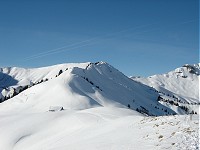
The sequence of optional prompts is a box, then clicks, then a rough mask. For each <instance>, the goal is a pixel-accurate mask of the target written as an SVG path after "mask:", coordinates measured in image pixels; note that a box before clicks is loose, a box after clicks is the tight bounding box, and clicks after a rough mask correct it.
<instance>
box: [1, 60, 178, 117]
mask: <svg viewBox="0 0 200 150" xmlns="http://www.w3.org/2000/svg"><path fill="white" fill-rule="evenodd" d="M1 74H2V75H1V85H2V92H1V93H2V99H4V100H5V99H6V101H5V102H3V103H2V104H1V105H0V111H2V110H6V111H7V110H8V109H12V110H16V111H21V110H24V108H26V109H28V110H30V111H48V110H49V108H50V107H56V106H60V107H63V108H64V109H73V110H77V109H78V110H79V109H87V108H92V107H97V106H103V107H121V108H127V107H129V108H130V109H133V110H137V111H139V112H142V113H145V114H147V115H168V114H175V112H174V111H173V110H171V109H170V108H168V107H166V106H164V105H162V104H160V103H159V102H158V101H157V98H158V94H157V93H155V92H154V91H153V89H152V88H150V87H148V86H145V85H143V84H140V83H138V82H135V81H133V80H131V79H129V78H128V77H126V76H125V75H124V74H122V73H121V72H120V71H118V70H117V69H115V68H114V67H112V66H111V65H109V64H107V63H105V62H97V63H80V64H61V65H55V66H51V67H44V68H36V69H23V68H16V67H14V68H2V69H1ZM18 93H19V94H18ZM158 108H159V109H158Z"/></svg>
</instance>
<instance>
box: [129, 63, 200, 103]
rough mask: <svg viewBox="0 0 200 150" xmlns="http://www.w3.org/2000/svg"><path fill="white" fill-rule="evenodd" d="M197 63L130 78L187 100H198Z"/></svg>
mask: <svg viewBox="0 0 200 150" xmlns="http://www.w3.org/2000/svg"><path fill="white" fill-rule="evenodd" d="M199 73H200V67H199V64H194V65H188V64H186V65H184V66H183V67H180V68H177V69H175V70H173V71H170V72H169V73H165V74H161V75H153V76H150V77H148V78H132V79H134V80H136V81H139V82H141V83H143V84H146V85H149V86H152V87H154V88H155V89H157V90H158V91H161V92H164V93H167V94H170V95H175V96H177V97H180V98H181V99H183V100H184V101H187V102H199Z"/></svg>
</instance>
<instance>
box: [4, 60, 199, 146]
mask: <svg viewBox="0 0 200 150" xmlns="http://www.w3.org/2000/svg"><path fill="white" fill-rule="evenodd" d="M0 87H1V98H6V99H4V100H5V101H4V102H2V103H0V150H1V149H2V150H24V149H25V150H58V149H59V150H66V149H69V150H72V149H73V150H82V149H88V150H94V149H95V150H108V149H114V150H122V149H131V150H132V149H139V150H146V149H149V150H155V149H172V150H176V149H181V150H184V149H185V150H197V149H199V143H198V142H199V141H198V139H199V138H198V130H199V128H198V127H199V115H181V116H179V115H171V114H174V113H175V112H176V113H177V114H184V113H183V112H181V111H176V109H174V107H176V106H173V108H172V107H169V106H167V105H165V103H161V102H160V101H158V96H159V94H160V93H157V92H155V89H153V88H151V87H149V86H147V85H144V84H142V83H139V82H138V81H133V80H131V79H130V78H128V77H126V76H125V75H124V74H122V73H121V72H120V71H118V70H117V69H115V68H114V67H112V66H110V65H109V64H107V63H105V62H97V63H81V64H61V65H55V66H50V67H44V68H34V69H23V68H17V67H14V68H1V69H0ZM163 97H164V96H163ZM177 108H178V107H177ZM135 110H137V111H135ZM139 112H141V113H139ZM147 115H152V116H147ZM153 115H156V116H159V117H155V116H153ZM165 115H171V116H165Z"/></svg>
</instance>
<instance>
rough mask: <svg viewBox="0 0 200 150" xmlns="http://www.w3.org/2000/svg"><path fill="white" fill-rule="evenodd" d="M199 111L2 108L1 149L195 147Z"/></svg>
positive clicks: (185, 149) (152, 148)
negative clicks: (148, 114)
mask: <svg viewBox="0 0 200 150" xmlns="http://www.w3.org/2000/svg"><path fill="white" fill-rule="evenodd" d="M198 117H199V116H197V115H193V116H192V119H191V120H190V116H189V115H183V116H177V115H175V116H161V117H145V116H141V115H140V114H139V113H137V112H135V111H132V110H130V109H124V108H106V107H96V108H90V109H85V110H76V111H75V110H74V111H72V110H63V111H58V112H43V113H28V112H27V113H18V114H14V113H12V112H10V113H0V133H1V134H0V139H1V142H0V149H2V150H23V149H26V150H58V149H59V150H66V149H69V150H72V149H73V150H74V149H75V150H82V149H88V150H90V149H91V150H94V149H99V150H104V149H105V150H108V149H113V150H117V149H118V150H122V149H131V150H133V149H139V150H146V149H151V150H155V149H174V150H176V149H181V150H195V149H198V125H199V124H198V122H199V120H198Z"/></svg>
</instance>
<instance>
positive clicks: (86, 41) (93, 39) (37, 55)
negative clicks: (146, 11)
mask: <svg viewBox="0 0 200 150" xmlns="http://www.w3.org/2000/svg"><path fill="white" fill-rule="evenodd" d="M154 24H155V23H154ZM151 25H153V24H147V25H141V26H138V27H130V28H127V29H124V30H121V31H117V32H113V33H109V34H105V35H101V36H96V37H93V38H90V39H87V40H83V41H80V42H76V43H72V44H70V45H66V46H62V47H60V48H55V49H52V50H48V51H46V52H42V53H38V54H35V55H32V56H30V57H27V58H25V59H23V60H24V61H27V60H32V59H36V58H40V57H44V56H47V55H51V54H55V53H59V52H63V51H69V50H72V49H76V48H80V47H84V46H87V45H92V44H86V43H90V42H92V41H94V42H95V40H98V39H102V38H106V37H110V36H113V35H117V34H119V33H123V32H127V31H130V30H135V29H139V28H145V27H147V26H151ZM95 43H97V41H96V42H95ZM80 44H84V45H80ZM78 45H80V46H78ZM73 46H75V47H73Z"/></svg>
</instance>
